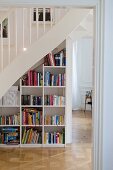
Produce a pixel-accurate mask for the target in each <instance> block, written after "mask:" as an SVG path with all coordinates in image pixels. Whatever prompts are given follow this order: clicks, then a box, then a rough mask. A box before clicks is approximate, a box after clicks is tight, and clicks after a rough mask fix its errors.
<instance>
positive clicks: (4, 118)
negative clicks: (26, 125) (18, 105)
mask: <svg viewBox="0 0 113 170" xmlns="http://www.w3.org/2000/svg"><path fill="white" fill-rule="evenodd" d="M19 124H20V113H17V114H14V115H0V125H19Z"/></svg>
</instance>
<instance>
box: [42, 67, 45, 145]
mask: <svg viewBox="0 0 113 170" xmlns="http://www.w3.org/2000/svg"><path fill="white" fill-rule="evenodd" d="M44 111H45V110H44V64H43V112H42V113H43V119H42V120H43V121H42V144H43V145H44Z"/></svg>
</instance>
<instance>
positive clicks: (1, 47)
mask: <svg viewBox="0 0 113 170" xmlns="http://www.w3.org/2000/svg"><path fill="white" fill-rule="evenodd" d="M1 70H2V71H3V28H2V22H1Z"/></svg>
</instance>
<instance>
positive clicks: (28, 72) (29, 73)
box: [28, 70, 31, 86]
mask: <svg viewBox="0 0 113 170" xmlns="http://www.w3.org/2000/svg"><path fill="white" fill-rule="evenodd" d="M30 82H31V81H30V70H29V71H28V86H30Z"/></svg>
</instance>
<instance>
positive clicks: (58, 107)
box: [0, 64, 66, 147]
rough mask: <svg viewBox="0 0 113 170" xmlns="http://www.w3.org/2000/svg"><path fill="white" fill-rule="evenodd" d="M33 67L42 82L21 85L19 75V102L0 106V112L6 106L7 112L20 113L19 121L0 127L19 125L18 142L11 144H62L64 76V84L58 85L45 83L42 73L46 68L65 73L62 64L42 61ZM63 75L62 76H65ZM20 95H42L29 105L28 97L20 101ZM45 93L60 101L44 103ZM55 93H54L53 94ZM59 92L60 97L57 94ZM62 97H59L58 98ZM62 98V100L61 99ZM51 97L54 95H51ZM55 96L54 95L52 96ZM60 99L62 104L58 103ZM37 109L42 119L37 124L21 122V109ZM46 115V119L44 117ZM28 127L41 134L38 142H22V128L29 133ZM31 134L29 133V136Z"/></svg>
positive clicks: (55, 145)
mask: <svg viewBox="0 0 113 170" xmlns="http://www.w3.org/2000/svg"><path fill="white" fill-rule="evenodd" d="M36 71H37V72H38V71H40V72H41V73H42V75H43V84H42V86H27V85H22V79H20V104H19V105H17V106H1V109H2V110H1V114H2V113H3V110H4V109H6V110H7V112H6V113H7V114H8V113H9V111H10V113H11V112H12V113H13V114H15V113H16V112H19V113H20V124H18V125H0V127H19V128H20V134H19V137H20V143H19V144H18V145H14V146H15V147H16V146H17V147H65V141H66V137H65V136H66V121H65V118H66V105H65V103H66V94H65V93H66V80H65V84H64V85H62V86H45V82H44V81H45V73H46V72H50V73H51V74H53V75H54V74H56V75H59V74H66V66H44V64H42V65H41V66H40V67H37V69H36ZM65 77H66V76H65ZM22 95H30V97H31V96H32V95H36V96H42V104H41V105H33V104H32V99H30V101H31V102H30V104H28V105H23V104H22ZM46 95H48V96H49V95H51V96H53V98H54V97H55V96H57V98H58V102H59V100H60V104H56V103H53V104H52V105H50V104H45V100H46V97H45V96H46ZM54 95H55V96H54ZM59 96H63V97H64V98H63V97H59ZM62 98H63V99H62ZM64 99H65V101H64ZM53 100H54V99H53ZM56 100H57V99H56ZM62 100H63V103H64V104H61V103H62ZM33 108H34V109H37V110H39V111H40V112H41V111H42V123H41V124H25V123H23V120H22V119H23V110H25V109H28V110H29V109H33ZM56 117H57V118H58V119H59V120H60V121H59V122H60V123H58V122H57V123H55V122H56V121H55V120H56V119H55V118H56ZM47 118H49V119H47ZM50 118H51V123H50V122H49V123H47V122H46V120H47V121H48V120H49V121H50ZM30 129H32V130H33V131H34V132H36V133H37V132H38V131H39V134H38V135H40V134H41V135H42V139H41V141H42V142H41V143H33V142H30V143H29V142H25V141H26V139H27V137H25V138H26V139H24V137H23V136H24V132H26V135H27V131H28V130H29V132H28V134H29V136H30V133H31V131H30ZM30 139H31V138H30V137H29V140H30ZM0 146H1V147H4V146H6V147H8V146H9V147H10V146H12V145H7V144H0Z"/></svg>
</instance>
